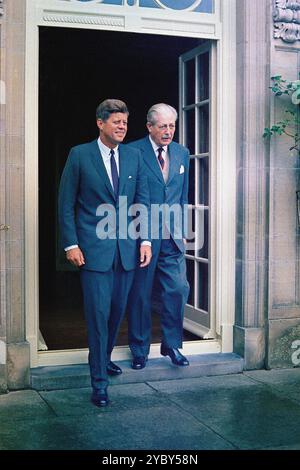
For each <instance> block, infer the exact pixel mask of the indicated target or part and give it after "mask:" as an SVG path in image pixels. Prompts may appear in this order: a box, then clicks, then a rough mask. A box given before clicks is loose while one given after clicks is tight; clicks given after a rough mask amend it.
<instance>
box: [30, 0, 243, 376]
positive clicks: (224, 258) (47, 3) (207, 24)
mask: <svg viewBox="0 0 300 470" xmlns="http://www.w3.org/2000/svg"><path fill="white" fill-rule="evenodd" d="M63 3H64V2H60V1H58V0H26V15H27V18H26V52H25V53H26V71H25V123H26V126H25V282H26V285H25V297H26V300H25V309H26V338H27V340H28V341H29V342H30V345H31V366H32V367H35V366H37V365H42V361H46V362H47V361H48V362H47V365H50V363H51V364H53V365H54V364H56V363H58V361H62V362H60V363H61V364H62V363H64V364H66V363H68V364H71V363H77V361H78V358H79V356H82V357H84V362H86V359H87V356H86V354H87V353H86V351H85V352H82V351H80V352H78V351H63V352H59V351H58V352H40V353H38V352H37V346H38V330H39V325H38V224H37V222H38V26H39V25H45V26H63V27H70V28H74V27H76V28H78V27H80V28H86V29H99V30H101V29H102V30H115V31H128V32H140V33H153V34H166V35H173V36H186V37H202V38H208V39H220V41H219V46H218V63H219V65H218V78H217V85H216V86H217V103H218V118H217V135H218V136H219V141H218V144H217V145H216V154H217V168H216V176H217V180H218V184H217V197H216V200H215V203H216V207H217V211H218V214H217V217H216V224H217V238H216V240H215V247H216V259H217V260H218V263H217V266H216V312H217V332H218V333H219V334H220V335H221V331H222V329H223V332H225V331H226V332H227V333H226V334H228V338H223V344H222V352H228V351H232V335H231V336H230V334H229V332H230V331H231V330H232V325H233V315H234V283H235V279H234V264H235V211H234V209H235V86H234V83H235V80H234V77H233V76H232V71H234V70H235V11H236V9H235V0H226V2H222V10H221V7H220V5H221V3H220V1H217V0H216V12H215V15H204V14H201V15H200V14H199V13H197V14H196V13H184V14H183V13H182V12H181V13H180V18H179V15H178V12H177V13H176V12H174V13H173V12H170V11H169V10H168V11H157V10H156V11H152V10H154V9H151V12H149V11H147V12H146V11H145V12H142V13H143V14H142V15H139V16H137V14H136V13H135V14H134V13H133V9H132V8H130V9H127V10H126V12H124V10H121V8H122V7H115V6H114V7H112V6H108V5H98V6H95V5H94V6H92V5H88V4H79V2H78V5H76V8H75V7H74V5H73V4H72V5H63ZM62 5H63V7H62ZM54 7H55V8H54ZM45 10H47V11H46V13H45ZM87 11H88V14H87ZM99 12H101V14H102V13H103V15H104V16H105V18H104V20H105V21H104V22H103V24H99V23H101V21H98V20H99ZM52 13H53V14H54V16H55V15H57V16H56V17H54V18H52V20H51V21H48V20H49V18H46V19H45V14H46V15H50V14H52ZM127 13H128V15H127ZM129 13H130V14H129ZM64 15H66V16H67V17H68V16H69V15H71V17H72V18H73V19H74V18H77V19H78V18H79V19H80V21H82V22H80V21H79V22H77V20H76V21H75V22H72V21H69V20H68V18H67V21H66V22H64V21H63V17H64ZM118 15H119V16H120V15H121V16H122V15H123V16H122V18H125V22H124V24H123V23H122V26H120V24H121V23H118V21H117V22H116V23H114V21H115V17H116V16H117V17H118ZM191 15H192V16H191ZM196 15H197V16H196ZM82 16H83V17H84V18H85V19H84V21H83V20H82ZM57 18H58V20H57ZM95 18H96V19H98V20H95ZM220 19H221V20H222V21H223V25H222V28H223V37H222V36H221V34H222V28H221V23H220ZM97 21H98V22H97ZM167 25H169V27H168V26H167ZM194 25H197V28H195V29H193V28H194ZM205 28H206V29H205ZM224 201H226V204H224ZM208 341H209V340H207V341H199V342H197V341H196V342H193V343H190V344H186V345H185V348H187V350H189V349H191V350H193V351H194V353H197V354H198V353H199V352H200V351H204V352H209V351H208V349H209V347H213V348H215V347H217V348H220V345H219V343H218V342H217V341H214V342H212V343H209V342H208ZM211 345H213V346H211ZM152 349H153V351H154V354H156V352H155V351H156V345H153V347H152ZM119 350H120V348H116V352H115V354H116V355H118V354H119ZM127 350H128V348H127ZM184 351H186V349H184ZM213 352H215V351H213ZM42 357H43V358H44V359H43V360H42V359H41V358H42ZM51 361H52V362H51Z"/></svg>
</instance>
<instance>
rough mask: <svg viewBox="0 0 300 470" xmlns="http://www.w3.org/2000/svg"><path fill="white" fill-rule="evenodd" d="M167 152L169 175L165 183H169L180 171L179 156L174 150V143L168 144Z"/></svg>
mask: <svg viewBox="0 0 300 470" xmlns="http://www.w3.org/2000/svg"><path fill="white" fill-rule="evenodd" d="M168 153H169V177H168V180H167V184H169V183H170V181H171V179H172V178H173V177H174V176H175V175H176V173H178V172H179V171H180V162H181V160H180V156H179V155H178V153H177V152H175V151H174V145H173V143H172V142H171V144H170V145H169V146H168Z"/></svg>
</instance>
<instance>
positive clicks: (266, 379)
mask: <svg viewBox="0 0 300 470" xmlns="http://www.w3.org/2000/svg"><path fill="white" fill-rule="evenodd" d="M244 375H246V376H247V377H250V378H253V379H254V380H257V381H259V382H263V383H266V384H270V385H286V384H298V385H300V368H295V369H272V370H251V371H246V372H244Z"/></svg>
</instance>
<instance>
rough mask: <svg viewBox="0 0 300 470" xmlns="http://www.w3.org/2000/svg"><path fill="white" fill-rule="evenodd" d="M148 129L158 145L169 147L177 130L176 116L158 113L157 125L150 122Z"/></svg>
mask: <svg viewBox="0 0 300 470" xmlns="http://www.w3.org/2000/svg"><path fill="white" fill-rule="evenodd" d="M147 128H148V131H149V134H150V136H151V138H152V140H153V141H154V142H155V143H156V145H159V146H164V145H169V144H170V143H171V142H172V140H173V137H174V132H175V129H176V122H175V116H174V114H173V113H157V114H156V122H155V124H152V123H150V122H148V123H147Z"/></svg>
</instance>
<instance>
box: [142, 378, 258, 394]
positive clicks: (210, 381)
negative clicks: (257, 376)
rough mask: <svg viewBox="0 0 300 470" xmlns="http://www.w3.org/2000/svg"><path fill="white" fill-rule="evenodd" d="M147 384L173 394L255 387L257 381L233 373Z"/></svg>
mask: <svg viewBox="0 0 300 470" xmlns="http://www.w3.org/2000/svg"><path fill="white" fill-rule="evenodd" d="M148 384H149V385H150V386H151V387H153V388H154V389H155V390H157V391H159V392H162V393H167V394H173V393H174V392H181V391H192V390H196V391H197V390H202V389H204V390H206V389H212V390H216V389H217V388H218V387H222V389H223V388H236V387H243V386H244V387H251V386H253V387H256V386H257V382H255V381H253V380H252V379H251V378H248V377H246V376H245V375H243V374H234V375H221V376H220V375H219V376H213V377H197V378H190V379H184V380H166V381H152V382H148Z"/></svg>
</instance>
